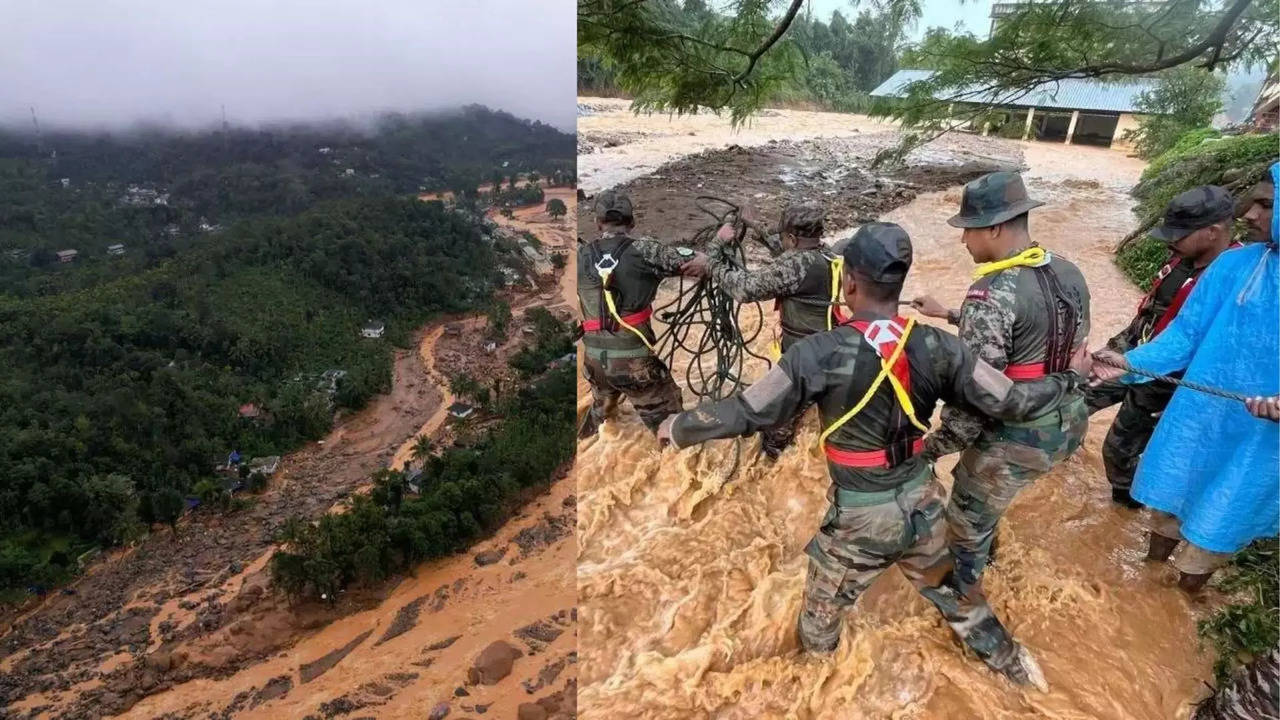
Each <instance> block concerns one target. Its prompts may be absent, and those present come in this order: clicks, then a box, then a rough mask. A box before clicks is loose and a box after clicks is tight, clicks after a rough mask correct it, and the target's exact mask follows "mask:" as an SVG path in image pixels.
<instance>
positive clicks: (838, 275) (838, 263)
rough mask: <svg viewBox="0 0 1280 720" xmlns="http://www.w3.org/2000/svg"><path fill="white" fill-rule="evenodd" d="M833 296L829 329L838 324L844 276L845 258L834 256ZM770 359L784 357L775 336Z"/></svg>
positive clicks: (829, 315)
mask: <svg viewBox="0 0 1280 720" xmlns="http://www.w3.org/2000/svg"><path fill="white" fill-rule="evenodd" d="M830 267H831V298H830V299H829V300H828V304H827V330H831V329H832V328H834V327H835V326H836V303H838V302H840V287H841V283H842V282H843V277H844V258H843V257H834V258H831V260H830ZM769 359H770V360H773V361H774V362H778V361H779V360H781V359H782V341H781V340H780V339H779V338H776V337H775V338H774V339H773V342H771V343H769Z"/></svg>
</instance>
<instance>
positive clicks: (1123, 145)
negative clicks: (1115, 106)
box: [1111, 113, 1139, 150]
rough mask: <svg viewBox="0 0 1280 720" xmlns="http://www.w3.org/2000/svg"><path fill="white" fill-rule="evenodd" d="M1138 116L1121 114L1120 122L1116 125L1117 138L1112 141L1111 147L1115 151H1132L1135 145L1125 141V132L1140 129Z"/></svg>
mask: <svg viewBox="0 0 1280 720" xmlns="http://www.w3.org/2000/svg"><path fill="white" fill-rule="evenodd" d="M1138 117H1139V116H1138V115H1134V114H1133V113H1121V114H1120V121H1119V122H1117V123H1116V134H1115V138H1114V139H1113V140H1112V141H1111V147H1112V149H1115V150H1131V149H1133V143H1132V142H1129V141H1127V140H1125V139H1124V131H1125V130H1137V129H1138Z"/></svg>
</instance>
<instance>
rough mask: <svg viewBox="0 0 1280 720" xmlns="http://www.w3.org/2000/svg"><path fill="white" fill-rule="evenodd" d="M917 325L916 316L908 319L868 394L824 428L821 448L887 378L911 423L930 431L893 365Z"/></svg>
mask: <svg viewBox="0 0 1280 720" xmlns="http://www.w3.org/2000/svg"><path fill="white" fill-rule="evenodd" d="M915 325H916V321H915V318H911V319H910V320H907V325H906V327H904V328H903V329H902V337H900V338H898V344H897V346H896V347H894V349H893V353H891V354H890V355H889V358H888V359H887V360H886V359H885V358H884V357H883V356H881V357H880V374H878V375H876V379H875V380H874V381H873V382H872V383H871V387H869V388H867V392H866V394H864V395H863V396H862V399H861V400H859V401H858V402H857V403H856V404H854V406H853V407H852V408H850V409H849V412H847V413H845V414H844V415H842V416H841V417H840V419H838V420H836V421H835V422H833V423H831V425H829V426H828V427H827V429H826V430H823V431H822V434H821V435H820V436H818V447H819V449H821V448H823V447H825V446H826V443H827V438H828V437H829V436H830V435H831V433H833V432H835V431H836V430H839V429H840V428H841V427H843V426H844V425H845V423H847V422H849V421H850V420H852V419H853V417H854V416H855V415H857V414H858V413H860V412H862V408H864V407H866V406H867V403H869V402H871V398H872V396H874V395H875V394H876V390H879V389H880V385H881V383H883V382H884V381H885V379H888V380H889V385H890V386H891V387H892V388H893V394H894V396H896V397H897V398H898V402H899V403H900V404H901V405H902V410H903V412H905V413H906V414H907V418H908V419H909V420H910V421H911V424H912V425H915V426H916V427H917V428H919V429H920V430H921V431H922V432H929V427H928V426H927V425H925V424H923V423H921V422H920V421H919V420H918V419H916V409H915V406H914V405H913V404H912V403H911V396H910V395H909V394H907V390H906V388H904V387H902V383H901V382H900V381H899V380H898V378H897V376H895V375H894V374H893V365H894V363H896V362H898V358H899V357H901V356H902V353H903V351H904V350H905V349H906V347H907V338H908V337H910V336H911V329H912V328H914V327H915Z"/></svg>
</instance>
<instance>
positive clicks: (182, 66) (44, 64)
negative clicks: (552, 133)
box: [0, 0, 577, 132]
mask: <svg viewBox="0 0 1280 720" xmlns="http://www.w3.org/2000/svg"><path fill="white" fill-rule="evenodd" d="M6 5H7V7H6V9H5V11H4V19H3V20H4V21H3V23H0V123H4V124H11V123H15V122H25V123H29V122H30V110H29V109H28V108H29V107H30V106H35V108H36V112H37V113H38V115H39V117H40V122H41V123H42V124H47V125H48V126H50V127H54V126H57V127H67V126H79V127H86V126H87V127H99V126H107V127H122V126H129V125H133V124H136V123H138V122H147V123H164V124H175V125H183V126H206V125H210V124H213V123H216V122H218V121H219V120H220V118H221V109H220V108H221V106H222V105H225V106H226V111H227V119H228V121H230V122H232V123H233V124H236V125H255V124H259V123H264V122H275V121H287V120H313V119H330V118H345V119H356V118H360V117H363V116H368V115H369V114H372V113H376V112H379V111H386V110H393V111H419V110H438V109H445V108H450V107H457V106H459V105H465V104H470V103H480V104H483V105H488V106H489V107H492V108H495V109H498V108H500V109H503V110H506V111H508V112H511V113H513V114H515V115H519V116H522V117H529V118H534V119H538V120H542V121H543V122H546V123H550V124H552V125H555V126H556V127H558V128H561V129H563V130H566V131H568V132H572V131H573V128H574V123H575V101H574V93H575V85H574V74H575V59H576V55H577V46H576V39H575V22H576V21H575V13H576V5H575V3H574V2H573V1H572V0H546V1H540V2H528V1H527V0H525V1H523V2H521V1H520V0H468V1H467V2H461V3H457V2H438V1H436V0H430V1H425V2H424V0H369V1H367V2H359V1H356V0H351V1H348V2H342V1H340V0H217V1H216V2H196V3H184V2H173V1H172V0H145V1H144V0H133V1H128V0H105V1H104V0H70V1H65V0H62V1H59V2H51V3H35V2H33V3H17V2H10V3H6Z"/></svg>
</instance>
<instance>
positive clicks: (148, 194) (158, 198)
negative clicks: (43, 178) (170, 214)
mask: <svg viewBox="0 0 1280 720" xmlns="http://www.w3.org/2000/svg"><path fill="white" fill-rule="evenodd" d="M70 184H71V181H70V180H66V181H65V184H64V185H63V187H66V186H67V185H70ZM168 204H169V193H162V192H160V191H159V190H156V189H154V188H147V187H141V186H139V185H130V186H129V187H128V188H127V189H126V190H125V192H124V196H123V197H121V198H120V205H121V206H122V207H153V206H156V205H168Z"/></svg>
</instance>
